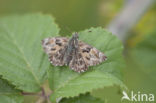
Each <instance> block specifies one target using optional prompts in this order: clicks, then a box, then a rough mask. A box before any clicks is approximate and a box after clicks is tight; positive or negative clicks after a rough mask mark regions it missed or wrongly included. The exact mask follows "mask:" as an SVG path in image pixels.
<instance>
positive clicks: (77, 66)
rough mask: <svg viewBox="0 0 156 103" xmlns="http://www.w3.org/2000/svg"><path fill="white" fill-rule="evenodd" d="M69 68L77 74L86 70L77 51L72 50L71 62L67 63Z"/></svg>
mask: <svg viewBox="0 0 156 103" xmlns="http://www.w3.org/2000/svg"><path fill="white" fill-rule="evenodd" d="M69 67H70V68H71V69H72V70H74V71H76V72H79V73H80V72H84V71H86V70H87V69H88V67H87V65H86V64H85V61H84V59H83V57H82V55H81V53H80V50H79V49H77V50H73V54H72V60H71V61H70V63H69Z"/></svg>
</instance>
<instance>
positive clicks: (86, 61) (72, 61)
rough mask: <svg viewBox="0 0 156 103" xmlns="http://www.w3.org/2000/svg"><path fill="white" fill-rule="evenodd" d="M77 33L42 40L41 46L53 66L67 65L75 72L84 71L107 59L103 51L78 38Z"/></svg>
mask: <svg viewBox="0 0 156 103" xmlns="http://www.w3.org/2000/svg"><path fill="white" fill-rule="evenodd" d="M78 38H79V37H78V33H74V34H73V35H72V37H71V38H70V39H69V38H66V37H53V38H45V39H44V40H42V46H43V49H44V51H45V53H46V54H48V56H49V60H50V62H51V63H52V64H53V65H54V66H64V65H68V66H69V67H70V69H72V70H74V71H76V72H79V73H80V72H84V71H86V70H88V68H89V66H95V65H97V64H100V63H102V62H103V61H105V60H106V59H107V57H106V56H105V55H104V53H102V52H100V51H99V50H97V49H96V48H95V47H92V46H90V45H88V44H86V43H84V42H82V41H80V40H78Z"/></svg>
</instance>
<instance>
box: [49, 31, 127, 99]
mask: <svg viewBox="0 0 156 103" xmlns="http://www.w3.org/2000/svg"><path fill="white" fill-rule="evenodd" d="M79 37H80V40H82V41H84V42H86V43H88V44H90V45H92V46H94V47H96V48H97V49H99V50H100V51H102V52H103V53H105V55H106V56H107V57H108V60H107V61H104V62H103V63H101V64H100V65H97V66H94V67H90V68H89V70H88V71H86V72H84V73H80V74H79V73H76V72H74V71H72V70H70V69H69V67H53V66H51V67H50V69H49V83H50V88H51V89H52V91H53V93H52V95H51V99H52V101H55V100H56V99H57V98H59V97H73V96H78V95H79V94H80V93H86V92H90V91H92V90H93V89H97V88H102V87H105V86H113V85H119V86H121V87H125V86H124V84H123V83H122V80H121V78H122V76H121V74H120V70H121V68H123V67H124V62H123V57H122V49H123V46H122V44H121V42H120V41H119V40H118V39H117V38H116V37H115V36H114V35H112V34H111V33H109V32H108V31H106V30H104V29H102V28H91V29H88V30H85V31H82V32H80V33H79Z"/></svg>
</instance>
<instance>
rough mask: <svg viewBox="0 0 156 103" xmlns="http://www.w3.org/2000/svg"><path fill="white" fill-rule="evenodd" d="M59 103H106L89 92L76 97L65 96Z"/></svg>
mask: <svg viewBox="0 0 156 103" xmlns="http://www.w3.org/2000/svg"><path fill="white" fill-rule="evenodd" d="M59 103H104V101H102V100H100V99H98V98H95V97H92V96H91V95H90V94H89V93H87V94H81V95H80V96H78V97H74V98H63V99H62V100H61V101H60V102H59Z"/></svg>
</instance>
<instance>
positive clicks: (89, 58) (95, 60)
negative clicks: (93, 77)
mask: <svg viewBox="0 0 156 103" xmlns="http://www.w3.org/2000/svg"><path fill="white" fill-rule="evenodd" d="M79 47H80V52H81V55H82V57H83V59H84V61H85V63H86V65H87V66H95V65H97V64H100V63H102V62H103V61H105V60H106V59H107V57H106V56H105V55H104V53H102V52H100V51H99V50H97V49H96V48H95V47H92V46H90V45H88V44H86V43H84V42H82V41H79Z"/></svg>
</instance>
